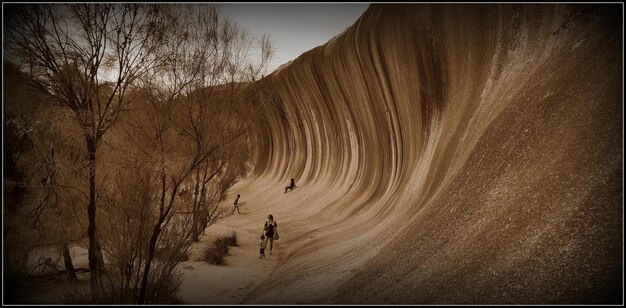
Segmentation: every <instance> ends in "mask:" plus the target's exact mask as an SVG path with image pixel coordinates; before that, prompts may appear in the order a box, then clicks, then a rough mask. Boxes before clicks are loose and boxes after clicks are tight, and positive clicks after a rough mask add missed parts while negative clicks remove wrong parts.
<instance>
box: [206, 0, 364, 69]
mask: <svg viewBox="0 0 626 308" xmlns="http://www.w3.org/2000/svg"><path fill="white" fill-rule="evenodd" d="M368 6H369V3H338V4H334V3H270V4H257V3H250V4H244V3H241V4H217V5H216V7H217V8H218V10H219V11H220V12H221V13H223V14H224V16H225V17H228V18H230V19H232V20H234V21H237V22H238V23H239V24H240V25H241V26H242V27H243V28H246V29H248V30H249V31H250V32H251V33H252V34H253V35H255V36H257V37H260V36H261V35H262V34H268V35H269V36H270V40H271V42H272V46H273V47H274V50H275V54H274V58H273V59H272V62H271V63H270V65H269V67H268V70H267V72H268V73H271V72H272V71H273V70H275V69H276V68H278V67H279V66H280V65H281V64H283V63H286V62H289V61H291V60H294V59H296V58H297V57H298V56H300V55H301V54H302V53H304V52H306V51H308V50H310V49H312V48H315V47H317V46H319V45H323V44H325V43H326V42H327V41H328V40H330V39H331V38H333V37H334V36H335V35H337V34H339V33H341V32H343V31H344V30H345V29H346V28H347V27H349V26H351V25H352V24H353V23H354V22H355V21H356V20H357V19H358V18H359V17H360V16H361V14H363V12H365V10H366V9H367V7H368Z"/></svg>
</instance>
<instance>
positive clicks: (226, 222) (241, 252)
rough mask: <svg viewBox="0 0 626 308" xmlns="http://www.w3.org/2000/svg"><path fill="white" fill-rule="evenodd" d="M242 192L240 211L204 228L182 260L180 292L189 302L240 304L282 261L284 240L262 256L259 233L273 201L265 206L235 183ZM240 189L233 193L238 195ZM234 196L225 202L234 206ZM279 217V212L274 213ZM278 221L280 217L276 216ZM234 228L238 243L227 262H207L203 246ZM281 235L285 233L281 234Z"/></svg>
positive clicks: (185, 300) (234, 189) (277, 242)
mask: <svg viewBox="0 0 626 308" xmlns="http://www.w3.org/2000/svg"><path fill="white" fill-rule="evenodd" d="M234 191H236V192H237V193H241V194H242V197H241V199H240V202H242V203H245V204H244V205H243V206H241V207H240V209H239V210H240V212H241V213H237V212H235V213H234V214H233V215H231V216H229V217H226V218H225V219H223V220H221V221H219V222H217V223H216V224H214V225H212V226H210V227H209V228H207V229H206V230H205V234H204V235H202V236H201V237H200V242H199V243H197V244H195V245H194V246H193V247H192V249H191V252H190V255H189V261H187V262H183V263H181V265H180V267H181V269H182V273H183V277H184V278H183V282H182V284H181V286H180V292H179V296H180V297H181V299H182V300H183V301H184V302H185V303H187V304H238V303H242V302H243V301H245V299H246V298H247V297H248V296H249V295H250V294H251V293H252V292H253V291H254V290H255V289H256V288H257V287H259V285H260V284H261V283H263V280H264V279H265V278H266V277H268V276H269V275H270V274H271V273H272V272H273V271H274V270H275V269H276V267H277V266H278V265H279V262H280V260H281V258H282V257H283V253H282V252H283V249H282V248H283V245H282V244H281V241H280V240H278V241H274V247H273V254H272V255H270V253H269V243H268V245H267V251H266V257H265V258H264V259H259V248H258V242H259V236H260V235H261V233H262V231H263V223H264V222H265V220H266V217H267V215H268V214H269V213H266V212H267V210H268V209H269V208H271V205H269V206H268V204H266V206H262V205H261V204H260V203H259V202H258V201H255V200H253V199H250V198H246V197H249V196H251V194H250V193H247V192H243V191H242V190H241V185H235V187H233V189H231V192H234ZM237 193H235V194H233V193H231V194H230V195H236V194H237ZM231 199H233V198H230V199H228V198H227V199H226V201H225V202H224V206H229V207H232V200H231ZM275 217H276V215H275ZM276 219H277V222H278V223H279V228H278V230H279V234H281V233H282V232H280V231H282V230H281V228H280V220H279V218H278V217H276ZM232 230H235V231H236V232H237V239H238V244H239V245H238V246H236V247H231V249H230V251H229V254H228V256H227V257H226V258H225V262H226V264H225V265H213V264H208V263H207V262H206V261H202V260H201V256H202V250H203V249H204V247H206V246H207V245H211V243H212V242H213V240H214V239H215V238H216V237H218V236H221V235H225V234H228V233H229V232H231V231H232ZM281 236H282V234H281Z"/></svg>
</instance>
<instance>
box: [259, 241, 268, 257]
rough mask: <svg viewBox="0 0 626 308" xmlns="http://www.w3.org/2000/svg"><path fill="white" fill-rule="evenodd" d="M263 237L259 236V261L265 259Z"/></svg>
mask: <svg viewBox="0 0 626 308" xmlns="http://www.w3.org/2000/svg"><path fill="white" fill-rule="evenodd" d="M266 244H267V243H266V242H265V236H263V235H261V240H260V241H259V259H261V258H265V245H266Z"/></svg>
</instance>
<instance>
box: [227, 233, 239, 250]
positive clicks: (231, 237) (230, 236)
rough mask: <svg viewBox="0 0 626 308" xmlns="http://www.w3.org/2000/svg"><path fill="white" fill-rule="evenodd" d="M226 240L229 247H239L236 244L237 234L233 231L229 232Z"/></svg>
mask: <svg viewBox="0 0 626 308" xmlns="http://www.w3.org/2000/svg"><path fill="white" fill-rule="evenodd" d="M226 238H227V239H228V245H229V246H235V247H236V246H239V243H237V232H236V231H235V230H233V231H230V233H228V235H227V236H226Z"/></svg>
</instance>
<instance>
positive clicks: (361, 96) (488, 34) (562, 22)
mask: <svg viewBox="0 0 626 308" xmlns="http://www.w3.org/2000/svg"><path fill="white" fill-rule="evenodd" d="M620 19H621V16H620V15H619V7H618V6H613V7H611V6H606V5H605V6H593V5H582V6H566V5H523V6H520V5H444V4H438V5H436V4H433V5H372V6H370V8H369V9H368V10H367V11H366V12H365V13H364V14H363V16H362V17H361V18H360V19H359V20H358V21H357V22H356V23H355V24H354V25H353V26H352V27H350V28H348V29H347V30H346V31H345V32H344V33H342V34H341V35H338V36H337V37H335V38H333V39H331V40H330V41H329V42H328V43H327V44H325V45H323V46H320V47H317V48H315V49H312V50H310V51H308V52H306V53H304V54H303V55H301V56H300V57H299V58H298V59H296V60H295V61H293V63H291V64H289V65H287V66H286V67H284V68H281V69H280V70H278V71H277V72H275V73H273V74H272V75H271V76H268V77H267V78H265V79H264V81H262V82H259V84H261V83H266V84H268V85H270V88H271V91H270V92H269V94H268V93H266V94H267V95H265V96H263V97H262V101H261V103H262V104H264V112H263V114H262V117H261V120H260V121H259V124H258V127H257V134H256V135H255V136H254V138H255V139H256V142H255V144H256V145H257V146H256V148H255V153H256V167H255V170H254V172H253V174H252V177H251V179H250V180H249V181H250V182H251V183H254V182H256V183H265V184H263V185H268V186H276V185H280V184H284V185H286V184H287V183H288V181H289V178H291V177H295V178H296V182H297V184H298V186H299V187H302V190H301V191H300V192H299V193H300V195H299V197H297V198H296V196H295V195H294V196H293V197H291V196H290V197H289V198H294V199H285V200H288V201H289V202H287V201H286V203H288V204H286V205H285V208H284V209H283V210H284V216H283V217H284V220H288V221H290V222H289V223H288V224H287V225H286V226H285V227H284V228H286V229H289V228H290V227H291V228H292V229H293V230H299V231H297V232H300V233H299V236H298V237H297V238H293V239H291V240H289V239H286V241H287V242H285V245H286V246H289V248H288V253H287V254H286V255H287V257H286V258H285V260H284V262H283V264H281V266H280V267H279V268H278V269H277V270H276V271H275V274H274V275H273V276H272V277H270V279H269V281H268V284H267V287H262V288H260V289H259V290H257V292H256V293H255V294H253V296H252V297H250V298H249V299H248V300H249V301H250V302H257V303H269V302H290V303H294V302H296V303H301V302H306V303H311V302H317V303H326V302H361V303H362V302H373V303H534V302H540V303H542V302H543V303H546V302H550V303H583V302H585V303H586V302H616V301H617V302H619V300H620V298H621V291H620V292H618V290H621V286H622V282H621V272H622V265H621V260H622V254H621V251H622V242H621V236H622V234H623V232H622V220H621V217H622V216H621V215H622V213H623V208H622V196H621V191H622V189H623V184H622V181H621V176H622V173H623V165H622V158H623V157H622V150H623V147H622V144H621V137H622V130H621V125H622V123H623V122H622V121H623V119H622V112H623V109H622V105H621V98H622V97H621V95H622V92H621V87H620V85H621V78H622V76H621V65H622V62H621V61H622V58H621V47H622V43H621V27H620V26H621V20H620ZM268 183H271V184H268ZM259 187H261V186H259ZM299 189H300V188H299ZM303 225H304V227H302V226H303ZM296 226H299V228H296ZM297 232H296V231H294V233H297ZM283 238H284V236H283Z"/></svg>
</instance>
